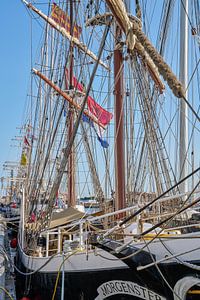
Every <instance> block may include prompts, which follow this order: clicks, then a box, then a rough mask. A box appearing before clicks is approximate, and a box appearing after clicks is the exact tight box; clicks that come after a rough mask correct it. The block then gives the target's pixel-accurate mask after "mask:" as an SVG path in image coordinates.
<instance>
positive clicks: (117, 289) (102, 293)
mask: <svg viewBox="0 0 200 300" xmlns="http://www.w3.org/2000/svg"><path fill="white" fill-rule="evenodd" d="M97 292H98V293H99V295H98V296H97V297H96V298H95V300H103V299H106V298H107V297H110V296H112V295H117V294H125V295H132V296H137V297H138V298H140V299H144V300H166V299H165V298H164V297H162V296H161V295H159V294H156V293H155V292H153V291H151V290H148V289H147V288H145V287H143V286H141V285H139V284H137V283H134V282H131V281H123V280H112V281H108V282H105V283H103V284H102V285H100V286H99V287H98V289H97Z"/></svg>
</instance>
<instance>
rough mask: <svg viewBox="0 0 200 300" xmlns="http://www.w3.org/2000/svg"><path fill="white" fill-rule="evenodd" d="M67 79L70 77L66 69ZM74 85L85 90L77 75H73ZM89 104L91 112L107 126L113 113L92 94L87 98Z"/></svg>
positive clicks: (82, 90)
mask: <svg viewBox="0 0 200 300" xmlns="http://www.w3.org/2000/svg"><path fill="white" fill-rule="evenodd" d="M66 79H68V70H67V69H66ZM73 86H74V87H75V89H77V90H79V91H80V92H84V90H85V89H84V87H83V85H82V84H81V83H79V82H78V80H77V79H76V77H74V76H73ZM87 106H88V110H89V112H90V113H91V114H92V115H93V116H95V117H96V118H97V120H98V121H99V123H100V124H101V125H103V126H106V125H108V124H109V122H110V121H111V119H112V117H113V114H112V113H110V112H109V111H107V110H105V109H104V108H103V107H102V106H100V105H99V104H98V103H97V102H96V101H95V100H94V99H93V98H92V97H91V96H88V98H87Z"/></svg>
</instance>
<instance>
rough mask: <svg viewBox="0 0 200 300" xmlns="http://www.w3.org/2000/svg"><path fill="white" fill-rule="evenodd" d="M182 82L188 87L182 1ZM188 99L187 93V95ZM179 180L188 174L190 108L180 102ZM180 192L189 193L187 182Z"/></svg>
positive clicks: (185, 5) (184, 2)
mask: <svg viewBox="0 0 200 300" xmlns="http://www.w3.org/2000/svg"><path fill="white" fill-rule="evenodd" d="M180 11H181V14H180V74H179V77H180V81H181V83H182V84H183V87H184V88H186V87H187V81H188V18H187V13H188V0H182V1H180ZM185 97H186V99H187V91H186V94H185ZM179 143H180V144H179V177H180V178H179V179H182V178H184V177H186V175H187V174H188V155H187V150H188V107H187V105H186V103H185V101H180V137H179ZM180 192H182V193H184V192H187V182H186V181H184V182H183V183H182V184H181V185H180Z"/></svg>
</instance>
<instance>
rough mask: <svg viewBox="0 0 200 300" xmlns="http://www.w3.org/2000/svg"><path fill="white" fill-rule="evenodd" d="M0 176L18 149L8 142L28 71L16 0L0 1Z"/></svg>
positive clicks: (26, 34) (26, 31)
mask: <svg viewBox="0 0 200 300" xmlns="http://www.w3.org/2000/svg"><path fill="white" fill-rule="evenodd" d="M0 36H1V44H0V68H1V72H0V87H1V93H0V105H1V109H0V141H1V142H0V145H1V147H0V176H2V164H3V163H4V161H5V160H13V159H14V157H15V156H16V152H18V149H17V148H15V147H10V145H16V142H14V141H11V139H12V138H14V136H15V135H18V132H17V129H16V127H20V126H21V123H22V114H23V109H24V103H25V99H26V94H27V87H28V82H29V74H30V57H31V55H30V17H29V16H28V14H27V11H26V9H25V7H24V5H23V4H22V2H21V1H20V0H7V1H1V26H0Z"/></svg>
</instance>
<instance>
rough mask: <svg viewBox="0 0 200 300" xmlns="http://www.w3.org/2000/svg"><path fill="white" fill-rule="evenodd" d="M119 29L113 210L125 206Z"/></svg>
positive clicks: (115, 55)
mask: <svg viewBox="0 0 200 300" xmlns="http://www.w3.org/2000/svg"><path fill="white" fill-rule="evenodd" d="M120 38H121V29H120V28H119V26H118V25H116V36H115V50H114V78H115V90H114V93H115V210H119V209H122V208H124V207H125V162H124V109H123V56H122V49H121V46H120Z"/></svg>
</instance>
